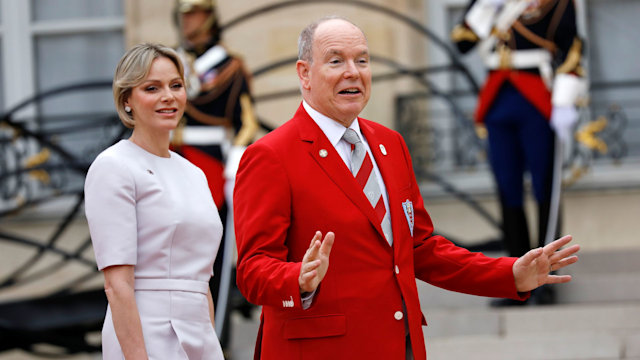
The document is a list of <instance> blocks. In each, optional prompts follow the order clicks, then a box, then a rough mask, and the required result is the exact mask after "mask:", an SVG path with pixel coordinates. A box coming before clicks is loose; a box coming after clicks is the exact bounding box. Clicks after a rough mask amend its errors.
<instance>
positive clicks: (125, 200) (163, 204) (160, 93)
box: [85, 44, 224, 360]
mask: <svg viewBox="0 0 640 360" xmlns="http://www.w3.org/2000/svg"><path fill="white" fill-rule="evenodd" d="M113 94H114V100H115V104H116V108H117V111H118V114H119V116H120V119H121V120H122V122H123V123H124V125H125V126H127V127H129V128H133V133H132V135H131V137H130V138H129V139H127V140H121V141H120V142H118V143H117V144H115V145H113V146H111V147H109V148H108V149H106V150H105V151H103V152H102V153H101V154H100V155H98V157H97V158H96V159H95V161H94V162H93V164H92V165H91V167H90V169H89V172H88V174H87V178H86V182H85V196H86V200H85V208H86V209H85V211H86V215H87V220H88V222H89V229H90V232H91V238H92V241H93V247H94V251H95V256H96V261H97V264H98V268H99V269H100V270H102V272H103V274H104V279H105V292H106V294H107V299H108V301H109V306H108V308H107V314H106V317H105V322H104V326H103V329H102V350H103V358H104V359H123V358H126V359H127V360H129V359H212V360H218V359H223V358H224V357H223V355H222V350H221V348H220V343H219V341H218V338H217V336H216V334H215V331H214V326H213V323H214V311H213V302H212V300H211V293H210V291H209V280H210V278H211V276H212V266H213V261H214V259H215V256H216V253H217V251H218V247H219V245H220V237H221V235H222V223H221V222H220V218H219V216H218V212H217V210H216V206H215V204H214V201H213V199H212V197H211V193H210V191H209V188H208V186H207V180H206V178H205V175H204V174H203V173H202V171H201V170H200V169H198V168H197V167H196V166H194V165H192V164H191V163H189V162H188V161H187V160H185V159H184V158H182V157H181V156H179V155H178V154H176V153H174V152H172V151H170V150H169V136H170V132H171V130H173V129H174V128H175V127H176V126H177V125H178V122H179V121H180V119H181V118H182V114H183V112H184V108H185V104H186V99H187V97H186V92H185V87H184V74H183V67H182V64H181V63H180V60H179V58H178V56H177V54H176V53H175V51H173V50H172V49H170V48H167V47H164V46H161V45H154V44H140V45H136V46H134V47H133V48H131V49H130V50H129V51H127V53H125V54H124V56H123V57H122V59H121V60H120V63H119V64H118V66H117V68H116V72H115V76H114V79H113Z"/></svg>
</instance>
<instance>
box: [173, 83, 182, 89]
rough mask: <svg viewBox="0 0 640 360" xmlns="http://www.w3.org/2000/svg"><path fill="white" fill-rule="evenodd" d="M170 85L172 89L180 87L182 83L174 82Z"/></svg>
mask: <svg viewBox="0 0 640 360" xmlns="http://www.w3.org/2000/svg"><path fill="white" fill-rule="evenodd" d="M171 87H172V88H174V89H180V88H182V83H175V84H173V85H171Z"/></svg>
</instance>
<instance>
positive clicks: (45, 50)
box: [0, 0, 124, 115]
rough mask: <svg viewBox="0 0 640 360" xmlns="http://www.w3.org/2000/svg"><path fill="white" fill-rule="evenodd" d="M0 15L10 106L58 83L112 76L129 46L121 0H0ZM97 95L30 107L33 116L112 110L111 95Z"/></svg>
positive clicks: (3, 90)
mask: <svg viewBox="0 0 640 360" xmlns="http://www.w3.org/2000/svg"><path fill="white" fill-rule="evenodd" d="M0 19H1V20H2V22H0V41H1V43H0V83H1V84H0V85H1V86H0V107H2V108H4V109H5V110H7V109H8V108H10V107H12V106H15V105H16V104H18V103H20V102H21V101H24V100H25V99H27V98H30V97H32V96H34V95H36V94H39V93H42V92H43V91H47V90H50V89H52V88H55V87H60V86H65V85H69V84H72V83H78V82H86V81H94V80H98V79H102V80H105V79H110V78H111V77H112V75H113V70H114V68H115V65H116V63H117V60H118V59H119V57H120V56H121V54H122V52H123V50H124V36H123V31H124V15H123V5H122V1H121V0H56V1H50V0H30V1H12V0H0ZM9 90H11V91H9ZM92 96H94V95H93V94H82V95H75V96H72V97H71V98H69V99H66V101H60V102H55V101H54V102H52V103H51V104H47V105H46V106H45V107H42V108H38V109H31V115H33V113H34V111H37V113H39V114H40V115H42V112H43V111H45V112H53V113H56V112H62V111H67V112H68V111H73V112H82V111H95V110H104V109H107V108H109V109H113V104H112V101H111V100H110V99H111V98H110V97H107V98H106V99H108V100H107V101H106V102H105V101H101V102H98V101H97V98H96V97H95V96H94V97H93V98H92ZM101 98H104V96H101Z"/></svg>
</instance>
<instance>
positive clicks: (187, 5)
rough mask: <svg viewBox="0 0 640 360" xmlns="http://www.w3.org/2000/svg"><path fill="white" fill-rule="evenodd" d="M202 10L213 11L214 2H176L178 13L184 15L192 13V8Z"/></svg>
mask: <svg viewBox="0 0 640 360" xmlns="http://www.w3.org/2000/svg"><path fill="white" fill-rule="evenodd" d="M196 6H197V7H199V8H201V9H203V10H215V7H216V2H215V0H178V12H181V13H186V12H189V11H192V10H193V8H194V7H196Z"/></svg>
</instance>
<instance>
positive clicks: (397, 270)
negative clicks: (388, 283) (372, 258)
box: [396, 265, 400, 274]
mask: <svg viewBox="0 0 640 360" xmlns="http://www.w3.org/2000/svg"><path fill="white" fill-rule="evenodd" d="M396 274H400V268H399V267H398V265H396Z"/></svg>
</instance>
